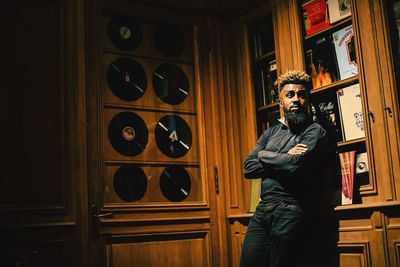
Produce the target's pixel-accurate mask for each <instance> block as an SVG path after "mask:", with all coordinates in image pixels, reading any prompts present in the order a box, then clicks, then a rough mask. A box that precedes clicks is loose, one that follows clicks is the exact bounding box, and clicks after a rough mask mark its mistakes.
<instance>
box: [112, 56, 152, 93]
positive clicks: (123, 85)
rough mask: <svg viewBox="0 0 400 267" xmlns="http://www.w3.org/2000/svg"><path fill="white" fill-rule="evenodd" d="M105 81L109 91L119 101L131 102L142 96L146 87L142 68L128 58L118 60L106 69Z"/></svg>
mask: <svg viewBox="0 0 400 267" xmlns="http://www.w3.org/2000/svg"><path fill="white" fill-rule="evenodd" d="M107 81H108V85H109V86H110V88H111V91H112V92H113V93H114V94H115V95H116V96H117V97H118V98H120V99H122V100H127V101H132V100H137V99H139V98H140V97H141V96H143V95H144V93H145V91H146V87H147V78H146V73H145V71H144V69H143V67H142V66H141V65H140V64H139V63H137V62H136V61H134V60H133V59H130V58H125V57H122V58H118V59H116V60H114V61H113V62H112V63H111V64H110V65H109V66H108V69H107Z"/></svg>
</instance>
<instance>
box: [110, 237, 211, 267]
mask: <svg viewBox="0 0 400 267" xmlns="http://www.w3.org/2000/svg"><path fill="white" fill-rule="evenodd" d="M210 247H211V244H210V234H209V232H200V231H199V232H178V233H172V232H171V233H168V234H161V233H160V234H150V235H140V234H138V235H134V236H129V235H127V236H111V237H110V238H109V242H108V244H107V258H108V265H107V266H110V267H124V266H148V267H152V266H154V267H156V266H182V267H186V266H198V267H203V266H211V262H212V261H211V253H210V251H211V249H210ZM132 264H134V265H132Z"/></svg>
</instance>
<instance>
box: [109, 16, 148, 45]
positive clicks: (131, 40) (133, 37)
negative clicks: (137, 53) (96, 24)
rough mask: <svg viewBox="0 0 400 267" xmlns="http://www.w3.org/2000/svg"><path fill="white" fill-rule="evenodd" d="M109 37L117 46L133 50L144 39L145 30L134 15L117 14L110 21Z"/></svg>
mask: <svg viewBox="0 0 400 267" xmlns="http://www.w3.org/2000/svg"><path fill="white" fill-rule="evenodd" d="M107 32H108V37H109V38H110V41H111V42H112V43H113V44H114V45H115V47H117V48H119V49H122V50H126V51H132V50H134V49H136V48H137V47H138V46H139V45H140V43H141V42H142V39H143V32H142V29H141V27H140V25H139V23H138V22H137V21H136V20H135V19H134V18H132V17H128V16H115V17H112V18H111V19H110V21H109V22H108V29H107Z"/></svg>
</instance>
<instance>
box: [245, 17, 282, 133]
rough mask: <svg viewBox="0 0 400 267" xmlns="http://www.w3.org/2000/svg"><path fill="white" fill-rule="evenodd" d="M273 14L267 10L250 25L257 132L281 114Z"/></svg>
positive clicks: (275, 121) (260, 131)
mask: <svg viewBox="0 0 400 267" xmlns="http://www.w3.org/2000/svg"><path fill="white" fill-rule="evenodd" d="M273 28H274V27H273V16H272V15H271V14H265V15H263V16H262V17H260V18H259V19H257V20H255V21H254V22H253V23H251V24H249V25H248V33H249V34H248V40H249V43H250V51H249V52H250V55H251V65H252V81H253V89H254V101H255V104H256V113H257V114H256V118H257V133H258V135H261V133H262V132H263V131H264V130H265V129H266V128H269V127H271V126H273V125H275V124H276V123H277V119H278V118H279V115H280V114H279V105H278V90H277V88H276V87H275V86H274V82H275V80H276V78H277V62H276V53H275V44H274V30H273Z"/></svg>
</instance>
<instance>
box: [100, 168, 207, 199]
mask: <svg viewBox="0 0 400 267" xmlns="http://www.w3.org/2000/svg"><path fill="white" fill-rule="evenodd" d="M136 165H137V166H139V167H140V168H142V170H143V172H144V173H145V175H146V179H147V189H146V191H145V193H144V195H143V197H142V198H141V199H138V200H137V201H135V202H133V201H132V202H127V201H124V200H123V199H121V198H120V197H119V195H118V194H117V193H116V191H115V176H114V175H115V172H116V171H117V170H118V168H119V166H114V165H111V166H106V168H105V179H106V180H105V192H104V194H105V205H106V206H107V205H110V204H111V205H112V204H114V207H115V205H116V204H119V205H120V206H121V207H123V206H124V207H127V206H134V207H137V206H140V205H143V206H149V203H148V202H153V203H154V204H157V207H160V206H161V205H162V204H164V205H171V204H173V203H171V201H169V200H168V199H166V197H165V196H164V194H163V193H162V191H161V189H160V176H161V174H162V172H163V170H164V168H165V167H167V166H168V165H145V166H143V165H139V164H136ZM184 168H185V170H186V171H187V173H188V175H189V178H190V190H188V191H187V192H185V193H186V194H187V196H186V198H185V199H184V200H182V202H180V203H187V202H194V201H197V202H200V201H202V200H203V201H204V196H203V194H202V184H201V177H200V172H199V168H198V167H193V166H184ZM146 203H147V204H146ZM154 204H153V205H154ZM202 204H204V202H203V203H202Z"/></svg>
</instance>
